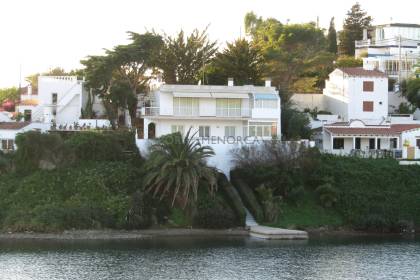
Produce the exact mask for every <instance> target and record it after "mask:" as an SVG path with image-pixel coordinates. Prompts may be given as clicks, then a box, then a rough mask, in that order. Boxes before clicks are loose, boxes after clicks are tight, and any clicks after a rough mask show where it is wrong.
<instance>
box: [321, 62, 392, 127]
mask: <svg viewBox="0 0 420 280" xmlns="http://www.w3.org/2000/svg"><path fill="white" fill-rule="evenodd" d="M323 94H324V98H325V102H326V106H327V107H328V109H329V111H330V112H332V113H333V114H336V115H338V116H339V118H340V119H342V120H343V121H349V120H352V119H364V120H383V119H384V118H386V117H387V116H388V78H387V76H386V75H385V74H384V73H382V72H380V71H377V70H365V69H363V68H361V67H354V68H337V69H335V70H334V71H333V72H331V74H330V75H329V79H328V80H326V81H325V88H324V91H323Z"/></svg>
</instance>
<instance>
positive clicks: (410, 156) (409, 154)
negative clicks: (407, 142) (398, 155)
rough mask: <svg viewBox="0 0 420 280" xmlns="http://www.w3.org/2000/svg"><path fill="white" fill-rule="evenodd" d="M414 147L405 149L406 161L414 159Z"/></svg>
mask: <svg viewBox="0 0 420 280" xmlns="http://www.w3.org/2000/svg"><path fill="white" fill-rule="evenodd" d="M415 149H416V147H407V159H414V156H415V152H416V150H415Z"/></svg>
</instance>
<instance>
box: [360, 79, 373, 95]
mask: <svg viewBox="0 0 420 280" xmlns="http://www.w3.org/2000/svg"><path fill="white" fill-rule="evenodd" d="M373 90H374V83H373V81H364V82H363V91H365V92H372V91H373Z"/></svg>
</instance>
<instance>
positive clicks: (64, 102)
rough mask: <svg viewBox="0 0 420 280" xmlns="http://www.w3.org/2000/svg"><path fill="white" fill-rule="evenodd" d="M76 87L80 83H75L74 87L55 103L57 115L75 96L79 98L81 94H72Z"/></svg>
mask: <svg viewBox="0 0 420 280" xmlns="http://www.w3.org/2000/svg"><path fill="white" fill-rule="evenodd" d="M78 85H80V81H76V82H75V83H74V85H73V86H72V87H71V88H70V89H69V90H67V91H66V92H65V93H64V94H63V96H62V97H61V98H60V100H58V101H57V107H58V108H57V113H58V112H60V111H62V110H63V109H64V108H65V107H66V106H67V105H68V104H69V103H70V102H71V101H72V100H73V99H74V98H75V97H76V96H80V94H81V93H72V90H73V89H74V88H75V87H76V86H78ZM82 90H83V89H82Z"/></svg>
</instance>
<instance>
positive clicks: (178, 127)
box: [171, 125, 184, 135]
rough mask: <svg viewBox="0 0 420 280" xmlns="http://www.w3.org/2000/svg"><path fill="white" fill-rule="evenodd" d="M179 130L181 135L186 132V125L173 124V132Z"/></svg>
mask: <svg viewBox="0 0 420 280" xmlns="http://www.w3.org/2000/svg"><path fill="white" fill-rule="evenodd" d="M175 132H179V133H181V135H183V134H184V126H183V125H172V126H171V133H175Z"/></svg>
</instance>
